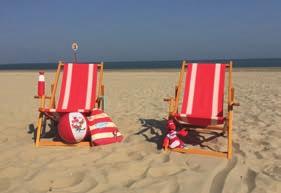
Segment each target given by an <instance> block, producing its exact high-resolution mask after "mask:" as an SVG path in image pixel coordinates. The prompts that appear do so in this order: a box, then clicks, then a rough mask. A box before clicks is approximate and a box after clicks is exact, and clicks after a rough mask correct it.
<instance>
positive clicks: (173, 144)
mask: <svg viewBox="0 0 281 193" xmlns="http://www.w3.org/2000/svg"><path fill="white" fill-rule="evenodd" d="M167 129H168V133H167V135H166V137H165V138H164V143H163V147H164V149H165V150H166V149H167V148H168V147H169V148H171V149H173V148H184V143H183V141H182V140H180V138H179V137H178V136H177V135H181V136H187V134H188V132H187V131H186V130H184V129H182V130H180V131H176V125H175V123H174V121H173V120H172V119H170V120H168V122H167Z"/></svg>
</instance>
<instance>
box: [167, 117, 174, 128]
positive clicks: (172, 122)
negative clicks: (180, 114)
mask: <svg viewBox="0 0 281 193" xmlns="http://www.w3.org/2000/svg"><path fill="white" fill-rule="evenodd" d="M167 128H168V129H169V130H174V129H176V125H175V123H174V121H173V120H172V119H170V120H168V122H167Z"/></svg>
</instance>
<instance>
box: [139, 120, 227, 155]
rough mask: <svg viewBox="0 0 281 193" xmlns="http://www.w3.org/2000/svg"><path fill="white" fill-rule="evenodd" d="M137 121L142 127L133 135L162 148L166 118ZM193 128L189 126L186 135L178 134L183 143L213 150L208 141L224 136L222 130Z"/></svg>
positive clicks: (165, 131)
mask: <svg viewBox="0 0 281 193" xmlns="http://www.w3.org/2000/svg"><path fill="white" fill-rule="evenodd" d="M139 121H140V123H141V125H142V128H141V129H140V131H138V132H136V133H135V135H141V136H143V137H144V138H145V139H146V141H148V142H151V143H155V144H156V145H157V149H158V150H160V149H161V148H162V143H163V140H164V137H165V136H166V134H167V130H166V123H167V120H165V119H163V120H155V119H139ZM183 128H184V127H183V126H180V125H177V129H183ZM193 129H194V127H190V129H189V130H188V136H187V137H182V136H179V138H180V139H181V140H182V141H183V142H184V143H185V144H189V145H192V146H200V147H205V148H208V149H210V150H213V151H215V150H216V149H214V148H213V147H211V145H210V143H208V142H215V141H216V140H217V138H218V137H225V136H224V132H221V133H219V132H215V131H209V130H206V131H205V132H199V131H196V130H193Z"/></svg>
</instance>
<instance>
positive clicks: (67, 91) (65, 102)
mask: <svg viewBox="0 0 281 193" xmlns="http://www.w3.org/2000/svg"><path fill="white" fill-rule="evenodd" d="M72 67H73V64H72V63H69V64H68V69H67V77H66V85H65V91H64V97H63V103H62V109H66V108H67V106H68V101H69V95H70V86H71V79H72Z"/></svg>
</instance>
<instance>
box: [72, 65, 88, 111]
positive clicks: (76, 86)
mask: <svg viewBox="0 0 281 193" xmlns="http://www.w3.org/2000/svg"><path fill="white" fill-rule="evenodd" d="M88 70H89V65H87V64H86V65H85V64H73V73H72V80H71V88H70V96H69V102H68V109H69V110H76V109H84V108H85V104H86V95H87V83H88Z"/></svg>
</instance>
